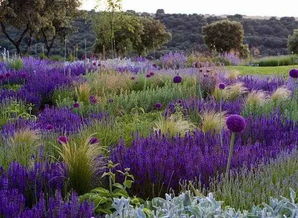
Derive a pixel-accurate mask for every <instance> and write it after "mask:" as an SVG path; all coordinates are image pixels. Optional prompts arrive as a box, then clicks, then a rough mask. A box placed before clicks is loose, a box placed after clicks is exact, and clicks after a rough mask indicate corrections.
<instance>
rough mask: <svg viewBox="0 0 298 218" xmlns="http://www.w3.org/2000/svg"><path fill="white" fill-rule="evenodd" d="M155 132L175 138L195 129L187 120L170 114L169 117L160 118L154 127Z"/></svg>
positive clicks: (178, 115) (180, 115)
mask: <svg viewBox="0 0 298 218" xmlns="http://www.w3.org/2000/svg"><path fill="white" fill-rule="evenodd" d="M153 129H154V131H155V132H161V133H162V134H165V135H169V136H175V135H178V134H180V135H185V134H186V133H187V132H190V131H192V130H194V129H195V125H194V124H193V123H191V122H190V121H188V120H185V119H184V118H183V116H182V114H178V113H176V114H172V115H171V116H170V117H168V118H165V117H160V118H159V120H158V121H157V122H155V125H154V128H153Z"/></svg>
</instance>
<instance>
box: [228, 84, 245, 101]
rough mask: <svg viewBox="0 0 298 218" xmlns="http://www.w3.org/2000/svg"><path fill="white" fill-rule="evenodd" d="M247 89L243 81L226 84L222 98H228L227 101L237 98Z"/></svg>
mask: <svg viewBox="0 0 298 218" xmlns="http://www.w3.org/2000/svg"><path fill="white" fill-rule="evenodd" d="M247 91H248V90H247V88H246V87H245V86H244V84H243V83H235V84H232V85H229V86H227V87H226V88H225V89H224V90H223V98H224V100H229V101H232V100H236V99H237V98H239V97H241V96H242V95H244V94H246V93H247Z"/></svg>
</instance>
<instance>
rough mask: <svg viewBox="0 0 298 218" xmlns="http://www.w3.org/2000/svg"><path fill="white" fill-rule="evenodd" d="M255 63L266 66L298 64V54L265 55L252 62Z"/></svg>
mask: <svg viewBox="0 0 298 218" xmlns="http://www.w3.org/2000/svg"><path fill="white" fill-rule="evenodd" d="M252 63H253V64H254V65H257V66H260V67H266V66H289V65H295V64H298V56H297V55H281V56H272V57H265V58H261V59H258V60H255V61H253V62H252Z"/></svg>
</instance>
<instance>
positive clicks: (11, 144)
mask: <svg viewBox="0 0 298 218" xmlns="http://www.w3.org/2000/svg"><path fill="white" fill-rule="evenodd" d="M3 143H4V145H3V146H0V165H1V166H2V167H4V168H7V167H8V166H9V165H10V163H12V162H14V161H17V162H18V163H20V164H22V165H23V166H27V167H28V166H32V165H33V160H32V156H35V157H37V156H38V147H39V143H40V134H39V132H37V131H34V130H30V129H21V130H19V131H17V132H15V133H14V135H13V136H11V137H10V138H7V139H6V140H5V141H3ZM37 158H38V157H37Z"/></svg>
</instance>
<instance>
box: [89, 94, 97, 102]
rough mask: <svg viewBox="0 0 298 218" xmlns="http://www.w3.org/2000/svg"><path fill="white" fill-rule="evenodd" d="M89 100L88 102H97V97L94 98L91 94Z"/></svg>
mask: <svg viewBox="0 0 298 218" xmlns="http://www.w3.org/2000/svg"><path fill="white" fill-rule="evenodd" d="M89 102H90V104H97V99H96V97H95V96H93V95H91V96H90V97H89Z"/></svg>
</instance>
